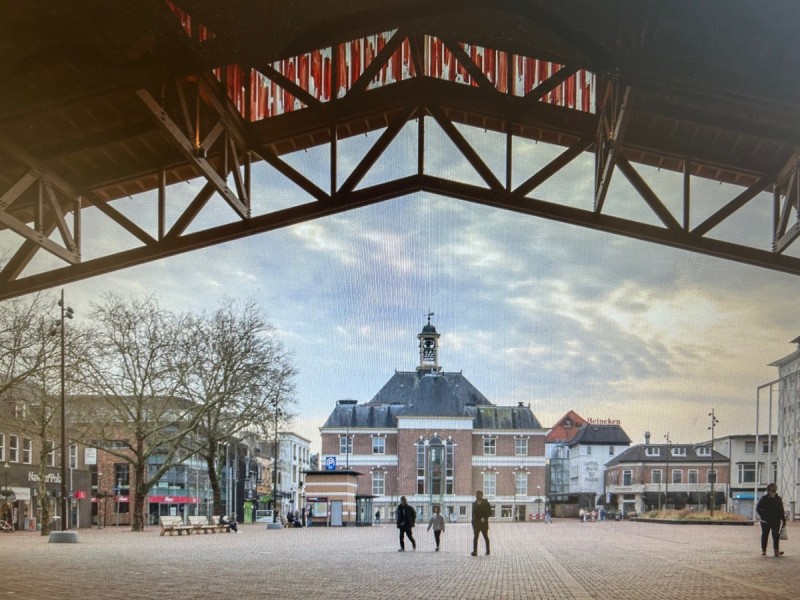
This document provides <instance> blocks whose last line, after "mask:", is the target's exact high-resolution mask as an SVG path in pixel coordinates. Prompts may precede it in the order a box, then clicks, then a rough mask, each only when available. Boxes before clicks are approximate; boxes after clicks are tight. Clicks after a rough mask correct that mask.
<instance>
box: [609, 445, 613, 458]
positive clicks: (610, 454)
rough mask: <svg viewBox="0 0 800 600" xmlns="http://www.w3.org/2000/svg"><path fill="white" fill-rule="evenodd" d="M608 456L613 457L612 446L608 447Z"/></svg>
mask: <svg viewBox="0 0 800 600" xmlns="http://www.w3.org/2000/svg"><path fill="white" fill-rule="evenodd" d="M608 455H609V456H614V446H609V447H608Z"/></svg>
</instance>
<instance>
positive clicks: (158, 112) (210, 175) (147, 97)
mask: <svg viewBox="0 0 800 600" xmlns="http://www.w3.org/2000/svg"><path fill="white" fill-rule="evenodd" d="M136 94H137V96H139V98H140V99H141V100H142V102H143V103H144V105H145V106H146V107H147V108H148V109H149V110H150V112H151V113H152V114H153V116H154V117H155V119H156V121H157V122H158V123H159V124H160V125H161V127H162V129H163V130H164V131H165V132H166V133H167V134H168V136H169V138H170V139H171V140H172V141H173V142H174V143H175V145H176V146H177V147H178V148H179V149H180V150H181V151H182V152H183V154H184V155H185V156H186V157H187V158H188V159H189V160H190V161H191V162H192V163H193V164H194V165H195V166H196V167H197V168H198V169H199V170H200V171H201V172H202V173H203V176H204V177H205V178H206V180H207V181H209V182H210V183H211V184H212V185H213V186H214V189H215V190H216V192H217V193H218V194H219V195H220V196H222V197H223V198H224V199H225V201H226V202H227V203H228V204H229V205H230V206H231V208H233V209H234V210H235V211H236V212H237V213H238V214H239V216H240V217H241V218H243V219H246V218H247V217H249V215H250V207H249V206H248V205H247V204H246V203H245V202H243V201H242V200H240V199H239V198H238V197H237V196H236V195H235V194H234V193H233V191H232V190H231V189H230V188H229V187H228V184H227V182H226V181H225V180H224V179H223V178H222V177H221V176H220V175H219V173H217V172H216V171H215V170H214V168H213V166H212V165H211V163H209V161H208V159H207V158H206V157H205V156H204V153H205V149H203V147H202V146H199V145H197V143H196V142H192V141H191V140H189V139H188V138H187V137H186V134H185V133H184V132H183V131H182V130H181V128H180V127H178V125H177V124H176V123H175V122H174V121H173V120H172V118H171V117H170V116H169V115H168V114H167V111H166V110H164V108H163V107H162V106H161V105H160V104H159V103H158V101H157V100H156V99H155V98H153V96H152V94H151V93H150V92H149V91H148V90H144V89H142V90H137V91H136ZM181 112H182V113H184V114H185V111H181Z"/></svg>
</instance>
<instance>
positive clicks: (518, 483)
mask: <svg viewBox="0 0 800 600" xmlns="http://www.w3.org/2000/svg"><path fill="white" fill-rule="evenodd" d="M514 479H515V485H514V493H515V494H516V495H517V496H527V495H528V473H526V472H525V471H517V473H516V477H515V478H514Z"/></svg>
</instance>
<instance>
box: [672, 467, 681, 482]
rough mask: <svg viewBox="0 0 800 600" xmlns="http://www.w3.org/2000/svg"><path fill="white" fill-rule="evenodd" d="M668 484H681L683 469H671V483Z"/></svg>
mask: <svg viewBox="0 0 800 600" xmlns="http://www.w3.org/2000/svg"><path fill="white" fill-rule="evenodd" d="M670 483H674V484H675V485H680V484H682V483H683V469H672V481H670Z"/></svg>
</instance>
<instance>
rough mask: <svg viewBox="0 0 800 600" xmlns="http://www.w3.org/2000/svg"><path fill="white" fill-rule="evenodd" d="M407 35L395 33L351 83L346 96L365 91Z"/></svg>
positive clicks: (402, 32) (400, 32)
mask: <svg viewBox="0 0 800 600" xmlns="http://www.w3.org/2000/svg"><path fill="white" fill-rule="evenodd" d="M406 37H407V34H406V33H405V32H404V31H400V30H398V31H395V33H394V35H393V36H392V37H391V39H390V40H389V41H388V42H387V43H386V45H385V46H384V47H383V48H381V49H380V51H379V52H378V53H377V54H376V55H375V57H374V58H373V59H372V61H371V62H370V63H369V65H367V68H366V69H364V70H363V71H362V72H361V75H360V76H359V77H358V79H357V80H356V81H354V82H353V85H351V86H350V89H349V90H348V92H347V93H348V94H350V93H353V92H356V93H357V92H363V91H364V90H366V89H367V86H369V84H370V83H372V80H373V79H375V77H377V75H378V73H380V70H381V69H382V68H383V67H384V66H385V65H386V64H387V63H388V62H389V59H390V58H391V57H392V55H393V54H394V53H395V52H396V51H397V49H398V48H400V45H401V44H402V43H403V41H404V40H405V39H406Z"/></svg>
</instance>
